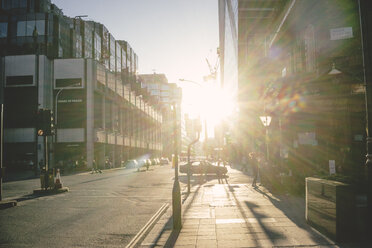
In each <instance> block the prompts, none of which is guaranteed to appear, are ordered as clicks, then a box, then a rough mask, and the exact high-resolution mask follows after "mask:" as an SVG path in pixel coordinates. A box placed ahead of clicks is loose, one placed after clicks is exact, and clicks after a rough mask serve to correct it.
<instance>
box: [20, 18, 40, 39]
mask: <svg viewBox="0 0 372 248" xmlns="http://www.w3.org/2000/svg"><path fill="white" fill-rule="evenodd" d="M35 28H36V30H37V34H38V35H45V20H36V21H35V20H30V21H19V22H17V36H32V35H33V32H34V30H35Z"/></svg>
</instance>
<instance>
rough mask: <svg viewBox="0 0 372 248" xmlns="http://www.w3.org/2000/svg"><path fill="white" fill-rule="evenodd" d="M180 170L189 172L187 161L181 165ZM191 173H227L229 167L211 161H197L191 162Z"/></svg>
mask: <svg viewBox="0 0 372 248" xmlns="http://www.w3.org/2000/svg"><path fill="white" fill-rule="evenodd" d="M180 172H181V173H187V163H184V164H182V165H180ZM190 173H191V174H216V175H226V173H227V169H226V167H224V166H216V165H214V164H212V163H211V162H209V161H196V162H192V163H191V168H190Z"/></svg>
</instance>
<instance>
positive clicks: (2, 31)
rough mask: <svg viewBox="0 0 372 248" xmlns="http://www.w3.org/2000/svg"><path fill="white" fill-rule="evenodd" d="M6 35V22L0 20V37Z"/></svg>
mask: <svg viewBox="0 0 372 248" xmlns="http://www.w3.org/2000/svg"><path fill="white" fill-rule="evenodd" d="M7 36H8V23H7V22H0V38H6V37H7Z"/></svg>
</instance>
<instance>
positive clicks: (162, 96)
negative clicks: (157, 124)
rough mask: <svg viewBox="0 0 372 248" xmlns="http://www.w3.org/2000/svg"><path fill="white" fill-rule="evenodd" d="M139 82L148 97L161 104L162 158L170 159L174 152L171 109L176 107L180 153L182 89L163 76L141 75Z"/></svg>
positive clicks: (179, 149)
mask: <svg viewBox="0 0 372 248" xmlns="http://www.w3.org/2000/svg"><path fill="white" fill-rule="evenodd" d="M139 80H140V82H141V85H142V87H143V88H145V89H147V90H148V91H149V92H150V95H151V96H153V97H155V98H156V99H157V100H158V101H159V102H160V103H161V104H162V109H161V112H162V116H163V125H162V140H163V154H162V155H163V156H164V157H168V158H170V157H171V156H172V154H173V151H174V116H173V111H172V108H173V106H174V105H175V106H176V118H177V123H178V128H177V139H178V142H179V144H178V151H179V152H180V151H182V146H183V144H182V140H183V139H182V132H181V127H182V124H181V123H182V119H181V116H182V115H181V111H182V110H181V101H182V89H181V88H180V87H178V86H177V84H174V83H168V79H167V78H166V76H165V75H164V74H157V73H154V74H141V75H139Z"/></svg>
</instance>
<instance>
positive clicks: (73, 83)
mask: <svg viewBox="0 0 372 248" xmlns="http://www.w3.org/2000/svg"><path fill="white" fill-rule="evenodd" d="M81 85H82V84H81V78H63V79H56V88H65V87H81Z"/></svg>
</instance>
